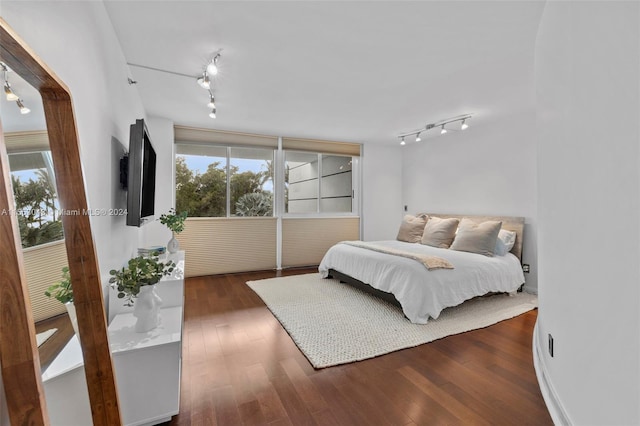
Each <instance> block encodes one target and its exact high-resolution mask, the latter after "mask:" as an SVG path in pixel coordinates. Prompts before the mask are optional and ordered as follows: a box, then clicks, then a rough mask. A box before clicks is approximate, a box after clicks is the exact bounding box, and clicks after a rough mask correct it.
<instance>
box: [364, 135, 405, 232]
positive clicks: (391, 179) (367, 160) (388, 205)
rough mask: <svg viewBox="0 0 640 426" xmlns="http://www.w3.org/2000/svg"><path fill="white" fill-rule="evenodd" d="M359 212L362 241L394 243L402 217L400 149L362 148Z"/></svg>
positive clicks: (373, 146) (366, 146) (376, 146)
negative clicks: (360, 203)
mask: <svg viewBox="0 0 640 426" xmlns="http://www.w3.org/2000/svg"><path fill="white" fill-rule="evenodd" d="M362 211H363V213H362V224H361V228H362V239H363V240H365V241H378V240H395V238H396V235H397V234H398V228H399V227H400V222H401V221H402V216H403V213H402V150H401V149H400V147H399V146H381V145H365V146H364V147H363V154H362Z"/></svg>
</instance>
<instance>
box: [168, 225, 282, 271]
mask: <svg viewBox="0 0 640 426" xmlns="http://www.w3.org/2000/svg"><path fill="white" fill-rule="evenodd" d="M276 222H277V220H276V218H273V217H268V218H264V217H242V218H233V217H231V218H208V217H198V218H188V219H187V220H186V222H185V229H184V231H183V232H181V233H180V234H178V236H177V239H178V241H179V242H180V248H181V249H182V250H185V251H186V252H187V256H186V264H185V271H186V274H187V276H188V277H196V276H201V275H213V274H226V273H232V272H243V271H259V270H263V269H275V268H276Z"/></svg>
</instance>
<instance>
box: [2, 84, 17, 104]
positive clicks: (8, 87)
mask: <svg viewBox="0 0 640 426" xmlns="http://www.w3.org/2000/svg"><path fill="white" fill-rule="evenodd" d="M4 93H5V94H6V95H7V100H8V101H17V100H18V99H20V98H19V97H18V95H16V94H15V93H13V90H12V89H11V85H10V84H9V82H8V81H5V82H4Z"/></svg>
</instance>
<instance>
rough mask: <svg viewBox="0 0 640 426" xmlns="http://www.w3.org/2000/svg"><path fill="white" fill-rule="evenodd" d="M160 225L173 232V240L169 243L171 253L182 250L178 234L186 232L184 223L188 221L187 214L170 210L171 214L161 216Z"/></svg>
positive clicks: (168, 247)
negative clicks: (177, 237)
mask: <svg viewBox="0 0 640 426" xmlns="http://www.w3.org/2000/svg"><path fill="white" fill-rule="evenodd" d="M159 220H160V223H161V224H163V225H164V226H166V227H167V228H169V230H171V239H170V240H169V242H168V243H167V250H168V251H169V253H175V252H177V251H178V250H180V243H178V240H177V239H176V234H179V233H181V232H182V231H184V221H185V220H187V212H186V211H183V212H180V213H176V210H175V209H170V210H169V213H164V214H162V215H160V219H159Z"/></svg>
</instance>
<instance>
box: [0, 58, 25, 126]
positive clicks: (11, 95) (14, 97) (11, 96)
mask: <svg viewBox="0 0 640 426" xmlns="http://www.w3.org/2000/svg"><path fill="white" fill-rule="evenodd" d="M0 71H2V73H3V75H4V94H5V96H6V98H7V101H9V102H15V103H16V105H17V106H18V108H20V114H29V113H30V112H31V110H30V109H29V108H27V107H26V106H25V105H24V101H23V100H22V99H20V96H18V94H17V93H16V92H14V90H13V88H12V87H11V83H9V71H11V70H10V69H9V67H8V66H7V64H5V63H4V62H0Z"/></svg>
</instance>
